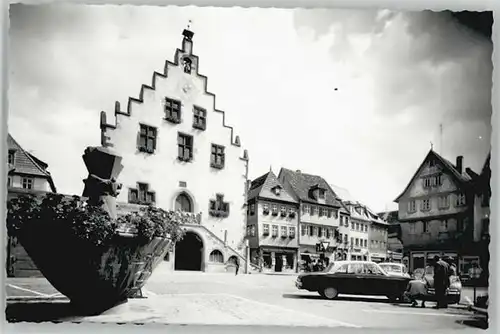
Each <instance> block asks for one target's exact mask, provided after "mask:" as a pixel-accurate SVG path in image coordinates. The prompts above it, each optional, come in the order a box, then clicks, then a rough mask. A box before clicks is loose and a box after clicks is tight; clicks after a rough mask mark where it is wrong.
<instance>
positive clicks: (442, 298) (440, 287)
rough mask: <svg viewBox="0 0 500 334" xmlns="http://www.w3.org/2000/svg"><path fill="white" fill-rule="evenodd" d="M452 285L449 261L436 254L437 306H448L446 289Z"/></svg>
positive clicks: (435, 287) (435, 281) (435, 286)
mask: <svg viewBox="0 0 500 334" xmlns="http://www.w3.org/2000/svg"><path fill="white" fill-rule="evenodd" d="M449 286H450V275H449V266H448V263H446V262H444V261H443V260H442V259H441V257H439V255H436V256H434V289H435V290H436V299H437V305H436V306H435V308H437V309H439V308H447V307H448V302H447V300H446V289H447V288H448V287H449Z"/></svg>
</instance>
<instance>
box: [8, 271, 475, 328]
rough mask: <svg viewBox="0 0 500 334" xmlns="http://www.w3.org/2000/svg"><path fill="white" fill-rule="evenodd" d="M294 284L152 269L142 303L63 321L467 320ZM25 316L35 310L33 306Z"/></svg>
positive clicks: (399, 324)
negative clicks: (325, 295)
mask: <svg viewBox="0 0 500 334" xmlns="http://www.w3.org/2000/svg"><path fill="white" fill-rule="evenodd" d="M294 281H295V276H284V275H259V274H257V275H238V276H234V275H231V274H205V273H193V272H175V273H171V272H167V271H164V270H162V268H158V270H157V271H156V272H155V274H154V275H153V276H152V277H151V278H150V280H149V281H148V284H147V285H146V287H145V294H146V295H147V296H148V298H147V299H133V300H130V301H129V303H128V304H126V305H124V306H122V307H120V308H118V309H117V310H115V311H112V312H108V313H107V314H103V315H100V316H96V317H86V318H77V319H76V318H74V317H73V318H71V319H70V318H67V320H78V321H84V322H134V323H169V324H223V325H285V326H329V327H338V326H348V327H378V328H397V329H411V328H418V329H420V330H425V329H444V328H456V329H458V328H464V327H466V326H465V325H464V324H463V322H464V321H468V320H470V316H471V315H470V313H469V312H466V311H463V310H460V309H457V308H450V309H448V310H433V309H430V308H428V309H420V308H411V307H409V306H408V305H395V304H391V303H389V302H388V300H387V299H386V298H384V297H373V298H367V297H348V296H342V295H341V296H339V298H338V300H335V301H326V300H322V299H320V298H319V296H318V295H317V294H315V293H308V292H300V291H299V290H297V289H296V288H295V286H294ZM7 283H8V284H11V286H10V288H9V285H8V286H7V287H8V289H7V293H8V295H13V293H12V292H14V293H16V294H18V295H19V294H24V295H26V294H28V293H29V291H35V292H38V293H39V294H42V295H44V296H57V291H55V290H54V289H53V288H52V287H51V286H50V285H49V284H48V283H47V282H46V281H45V280H40V279H38V280H36V279H16V280H8V282H7ZM14 283H15V284H14ZM14 287H15V288H14ZM18 288H21V289H18ZM23 289H24V290H23ZM466 294H467V293H466ZM431 305H432V304H431ZM33 307H35V306H33ZM30 312H31V313H36V312H37V310H36V308H33V309H31V310H30ZM59 312H62V311H59ZM63 313H64V312H63ZM63 313H61V314H63Z"/></svg>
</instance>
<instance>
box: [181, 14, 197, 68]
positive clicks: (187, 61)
mask: <svg viewBox="0 0 500 334" xmlns="http://www.w3.org/2000/svg"><path fill="white" fill-rule="evenodd" d="M191 24H192V21H191V20H189V23H188V25H187V28H186V29H184V30H183V31H182V36H183V38H182V50H181V52H180V57H179V59H178V63H179V64H180V65H182V66H183V68H184V73H187V74H191V73H192V72H193V70H195V68H196V67H197V58H196V57H194V56H193V36H194V32H192V31H191Z"/></svg>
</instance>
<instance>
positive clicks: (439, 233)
mask: <svg viewBox="0 0 500 334" xmlns="http://www.w3.org/2000/svg"><path fill="white" fill-rule="evenodd" d="M471 173H472V171H471V170H470V169H468V168H467V169H466V171H464V168H463V157H462V156H459V157H457V159H456V163H455V164H453V163H451V162H450V161H448V160H446V159H445V158H443V157H442V156H441V155H439V154H438V153H436V152H435V151H433V150H432V149H431V150H430V151H429V153H428V154H427V155H426V157H425V159H424V161H423V162H422V163H421V165H420V166H419V167H418V168H417V170H416V172H415V174H414V175H413V177H412V178H411V180H410V182H409V183H408V185H407V186H406V188H405V189H404V190H403V191H402V193H401V194H400V195H399V196H398V197H397V198H396V200H395V202H396V203H398V205H399V210H398V221H399V223H400V226H401V241H402V243H403V245H404V256H405V257H406V259H407V261H408V263H409V269H410V271H413V270H415V269H417V268H423V267H425V266H427V265H429V263H430V262H429V260H431V259H432V258H433V257H434V256H435V255H442V256H450V257H452V258H454V259H455V261H456V262H457V265H458V266H457V268H459V270H461V268H463V266H464V264H466V263H467V262H468V261H469V259H470V258H471V256H475V254H472V253H474V252H475V250H474V244H473V220H472V217H473V205H472V203H473V201H474V193H473V192H472V191H471V177H470V175H469V174H471Z"/></svg>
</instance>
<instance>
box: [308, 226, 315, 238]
mask: <svg viewBox="0 0 500 334" xmlns="http://www.w3.org/2000/svg"><path fill="white" fill-rule="evenodd" d="M309 236H310V237H314V226H311V225H309Z"/></svg>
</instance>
